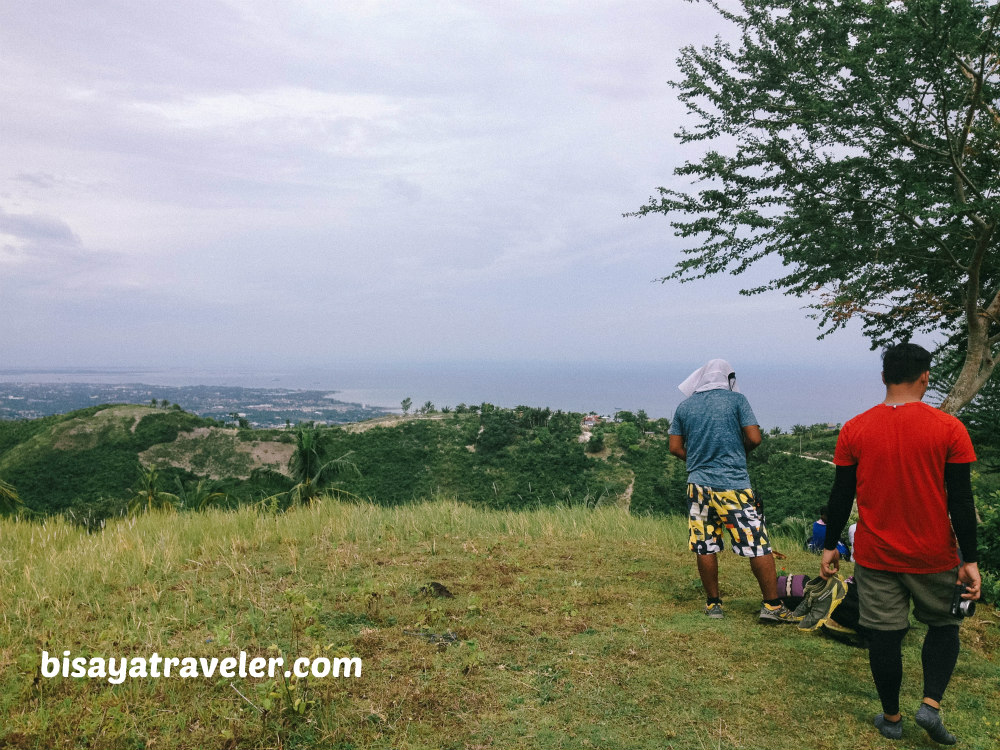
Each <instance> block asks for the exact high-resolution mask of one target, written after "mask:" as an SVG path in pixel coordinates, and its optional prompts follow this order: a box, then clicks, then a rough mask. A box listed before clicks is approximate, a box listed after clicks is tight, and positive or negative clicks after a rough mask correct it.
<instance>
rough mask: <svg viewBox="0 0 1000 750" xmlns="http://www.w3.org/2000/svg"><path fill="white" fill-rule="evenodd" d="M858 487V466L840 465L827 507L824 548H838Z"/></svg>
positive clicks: (834, 477)
mask: <svg viewBox="0 0 1000 750" xmlns="http://www.w3.org/2000/svg"><path fill="white" fill-rule="evenodd" d="M857 488H858V466H857V464H855V465H853V466H838V467H837V473H836V474H834V475H833V489H832V490H830V502H829V503H828V504H827V509H826V541H825V542H824V543H823V548H824V549H837V542H838V541H839V540H840V535H841V534H842V533H843V531H844V526H846V525H847V519H848V518H850V516H851V508H853V507H854V493H855V492H856V491H857Z"/></svg>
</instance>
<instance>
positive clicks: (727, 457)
mask: <svg viewBox="0 0 1000 750" xmlns="http://www.w3.org/2000/svg"><path fill="white" fill-rule="evenodd" d="M678 387H679V388H680V390H681V392H682V393H683V394H684V395H685V396H687V398H686V399H684V401H682V402H681V403H680V404H679V405H678V407H677V410H676V411H675V412H674V419H673V422H672V423H671V425H670V452H671V453H672V454H673V455H675V456H677V457H678V458H680V459H681V460H683V461H685V462H686V464H687V472H688V489H687V496H688V500H689V501H690V509H689V514H688V530H689V532H690V542H691V550H692V551H693V552H694V553H695V554H696V555H697V560H698V574H699V576H700V577H701V583H702V586H703V587H704V588H705V596H706V600H707V601H706V605H705V614H706V615H708V616H709V617H712V618H715V619H718V618H722V617H723V616H724V613H723V610H722V599H721V598H720V596H719V561H718V557H717V556H716V555H717V553H718V552H719V551H721V550H722V544H723V542H722V530H723V528H726V529H728V530H729V535H730V537H731V538H732V542H733V544H732V550H733V552H735V553H736V554H737V555H740V556H742V557H747V558H749V559H750V569H751V570H752V571H753V574H754V576H755V577H756V578H757V583H758V584H759V585H760V592H761V596H762V598H763V602H762V603H761V608H760V615H759V620H760V622H761V623H765V624H771V623H794V622H796V619H795V617H793V615H792V613H791V612H790V611H789V610H788V609H787V608H786V607H784V606H783V605H782V604H781V600H780V599H779V598H778V590H777V576H776V574H775V568H774V556H773V555H772V554H771V544H770V542H769V540H768V537H767V530H766V529H765V528H764V519H763V517H762V516H761V514H760V513H759V512H758V510H757V507H756V504H755V502H754V495H753V490H752V489H751V488H750V475H749V473H748V472H747V458H746V457H747V453H749V452H750V451H752V450H753V449H754V448H756V447H757V446H758V445H760V443H761V440H762V438H761V434H760V426H759V425H758V423H757V418H756V417H755V416H754V413H753V410H752V409H751V408H750V402H749V401H747V399H746V397H745V396H744V395H743V394H742V393H740V392H739V390H738V388H737V387H736V373H735V372H734V371H733V368H732V367H731V366H730V365H729V363H728V362H726V361H725V360H724V359H713V360H711V361H710V362H709V363H708V364H706V365H705V366H704V367H701V368H699V369H698V370H695V371H694V372H693V373H692V374H691V376H690V377H688V379H687V380H685V381H684V382H683V383H681V384H680V386H678Z"/></svg>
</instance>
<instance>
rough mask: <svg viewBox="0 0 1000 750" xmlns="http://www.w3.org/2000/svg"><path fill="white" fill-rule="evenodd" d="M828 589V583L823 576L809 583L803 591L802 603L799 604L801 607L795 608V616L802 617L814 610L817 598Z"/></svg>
mask: <svg viewBox="0 0 1000 750" xmlns="http://www.w3.org/2000/svg"><path fill="white" fill-rule="evenodd" d="M825 588H826V581H824V580H823V578H822V577H821V576H816V577H815V578H813V579H812V580H811V581H809V583H807V584H806V585H805V586H804V587H803V589H802V601H801V602H799V606H797V607H796V608H795V616H796V617H802V616H804V615H805V613H806V612H808V611H809V610H810V609H812V605H813V602H814V601H816V597H817V596H819V595H820V594H822V593H823V590H824V589H825Z"/></svg>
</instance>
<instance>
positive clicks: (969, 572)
mask: <svg viewBox="0 0 1000 750" xmlns="http://www.w3.org/2000/svg"><path fill="white" fill-rule="evenodd" d="M958 583H964V584H965V585H966V587H967V588H968V589H969V590H968V591H966V592H965V593H964V594H962V598H963V599H971V600H973V601H975V600H976V599H978V598H979V594H980V590H981V588H982V585H983V579H982V578H980V577H979V563H974V562H967V563H962V567H960V568H959V569H958Z"/></svg>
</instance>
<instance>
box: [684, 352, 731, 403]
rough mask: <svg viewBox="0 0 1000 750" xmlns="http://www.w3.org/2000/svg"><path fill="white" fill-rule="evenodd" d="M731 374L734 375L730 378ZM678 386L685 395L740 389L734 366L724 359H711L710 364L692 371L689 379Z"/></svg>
mask: <svg viewBox="0 0 1000 750" xmlns="http://www.w3.org/2000/svg"><path fill="white" fill-rule="evenodd" d="M730 375H733V377H732V378H730V377H729V376H730ZM677 387H678V388H679V389H680V391H681V393H683V394H684V395H685V396H690V395H691V394H692V393H701V392H702V391H715V390H726V391H736V392H737V393H739V391H740V389H739V388H737V387H736V375H735V374H734V373H733V368H732V366H731V365H730V364H729V363H728V362H726V360H724V359H712V360H709V362H708V364H706V365H705V366H704V367H699V368H698V369H697V370H695V371H694V372H692V373H691V374H690V375H688V378H687V380H685V381H684V382H683V383H681V384H680V385H679V386H677Z"/></svg>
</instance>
